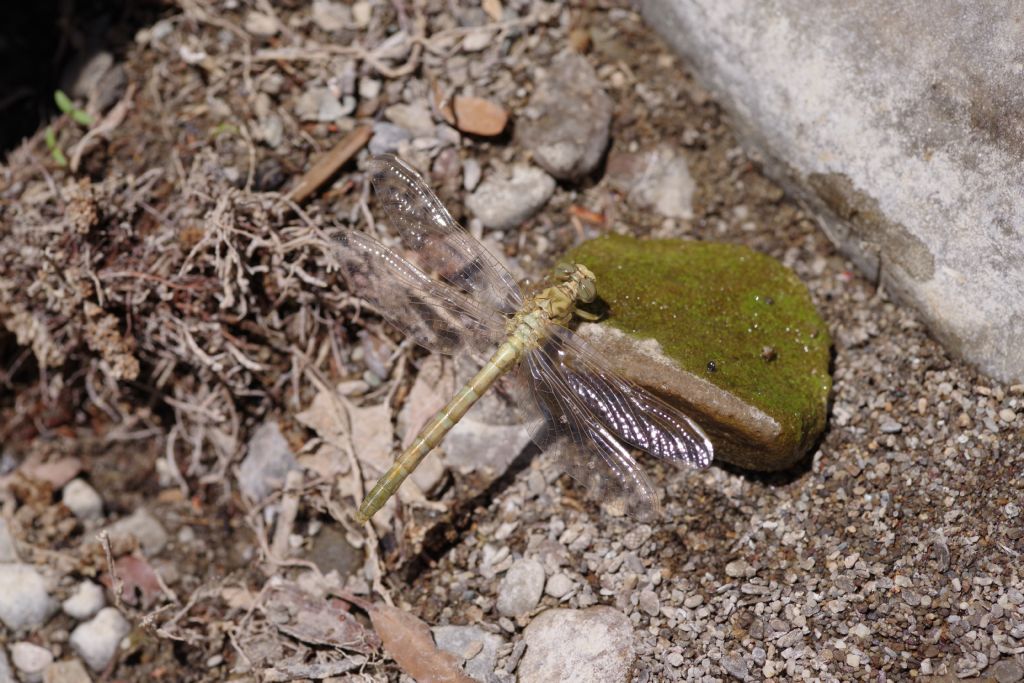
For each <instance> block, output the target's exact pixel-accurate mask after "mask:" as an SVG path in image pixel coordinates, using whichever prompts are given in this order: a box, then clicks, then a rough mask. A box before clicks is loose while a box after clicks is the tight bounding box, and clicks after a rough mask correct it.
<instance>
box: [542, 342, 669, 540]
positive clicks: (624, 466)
mask: <svg viewBox="0 0 1024 683" xmlns="http://www.w3.org/2000/svg"><path fill="white" fill-rule="evenodd" d="M525 365H526V373H525V374H526V376H527V378H528V382H529V384H530V387H531V389H532V394H533V398H534V400H535V402H536V406H537V408H538V409H539V411H540V414H541V416H542V417H543V424H542V425H540V426H539V428H538V426H535V427H534V431H533V434H532V435H533V439H534V441H536V442H537V445H538V446H540V447H541V448H542V449H543V450H545V451H547V452H549V453H551V454H552V455H553V456H554V457H555V458H556V459H557V461H558V464H559V465H560V466H561V467H562V468H563V469H564V470H565V472H566V473H567V474H568V475H569V476H571V477H572V478H573V479H575V480H576V481H577V482H579V484H580V485H582V486H583V487H584V488H586V489H587V493H588V495H589V496H590V497H591V498H592V499H594V500H595V501H600V502H602V503H605V504H607V505H610V506H614V507H619V508H620V509H622V510H623V511H624V512H625V513H627V514H629V515H630V516H631V517H635V518H637V519H641V520H648V519H653V518H655V517H657V516H658V514H659V513H660V505H659V504H658V497H657V495H656V494H655V492H654V488H653V487H652V486H651V482H650V480H649V479H648V478H647V475H646V474H645V473H644V471H643V469H642V468H641V467H640V465H639V464H637V462H636V460H635V459H634V458H633V456H632V455H631V454H630V452H629V451H628V450H627V449H626V447H625V446H624V445H623V444H622V442H621V441H619V440H618V439H617V438H615V436H614V435H613V434H612V433H611V432H610V431H609V430H608V428H607V427H606V426H605V425H603V424H602V423H601V421H600V419H598V417H597V416H596V415H595V414H594V413H593V412H592V411H591V410H590V409H589V408H587V406H586V405H585V404H583V403H582V402H581V401H580V400H579V398H578V396H577V395H576V394H575V393H574V392H573V391H572V390H571V389H570V388H569V386H568V385H567V384H566V383H565V378H564V375H563V374H562V373H561V371H560V370H559V368H558V364H557V361H555V360H553V359H552V356H551V354H550V353H548V352H545V351H544V350H542V349H537V350H534V351H531V352H530V353H529V354H528V355H527V357H526V361H525Z"/></svg>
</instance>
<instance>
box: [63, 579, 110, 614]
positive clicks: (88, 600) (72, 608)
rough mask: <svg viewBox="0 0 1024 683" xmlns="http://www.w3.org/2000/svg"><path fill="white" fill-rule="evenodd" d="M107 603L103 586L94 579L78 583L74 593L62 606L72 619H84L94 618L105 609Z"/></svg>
mask: <svg viewBox="0 0 1024 683" xmlns="http://www.w3.org/2000/svg"><path fill="white" fill-rule="evenodd" d="M105 604H106V599H105V598H104V595H103V586H100V585H99V584H95V583H93V582H92V581H83V582H82V583H80V584H78V588H77V589H76V590H75V592H74V594H73V595H72V596H71V597H70V598H68V599H67V600H65V601H64V602H63V603H62V604H61V607H63V608H64V613H65V614H67V615H68V616H69V617H71V618H72V619H76V620H78V621H83V620H85V619H90V618H92V617H93V616H94V615H95V614H96V613H97V612H99V611H100V610H101V609H103V606H104V605H105Z"/></svg>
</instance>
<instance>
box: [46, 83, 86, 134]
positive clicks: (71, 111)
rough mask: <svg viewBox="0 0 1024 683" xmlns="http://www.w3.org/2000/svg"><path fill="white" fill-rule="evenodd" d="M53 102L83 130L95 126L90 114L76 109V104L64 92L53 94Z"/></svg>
mask: <svg viewBox="0 0 1024 683" xmlns="http://www.w3.org/2000/svg"><path fill="white" fill-rule="evenodd" d="M53 101H54V102H56V103H57V109H60V110H61V111H62V112H64V113H65V114H67V115H68V116H70V117H71V120H72V121H74V122H75V123H77V124H78V125H80V126H82V127H83V128H88V127H89V126H91V125H92V124H93V118H92V116H90V115H89V114H88V112H86V111H84V110H82V109H79V108H78V107H76V106H75V103H74V102H72V101H71V98H70V97H68V96H67V93H65V92H64V91H63V90H57V91H56V92H54V93H53Z"/></svg>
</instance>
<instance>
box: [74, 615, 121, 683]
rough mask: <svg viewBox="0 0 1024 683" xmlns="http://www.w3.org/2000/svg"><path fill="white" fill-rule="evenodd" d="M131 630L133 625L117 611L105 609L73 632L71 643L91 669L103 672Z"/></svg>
mask: <svg viewBox="0 0 1024 683" xmlns="http://www.w3.org/2000/svg"><path fill="white" fill-rule="evenodd" d="M131 630H132V627H131V624H129V623H128V620H127V619H125V618H124V617H123V616H121V613H120V612H118V611H117V609H115V608H113V607H105V608H103V609H101V610H100V611H99V614H97V615H96V616H95V617H93V618H92V619H90V620H89V621H87V622H85V623H84V624H79V625H78V627H77V628H76V629H75V630H74V631H72V632H71V638H70V643H71V647H72V649H74V651H75V652H76V653H77V654H78V656H79V657H81V658H82V659H84V660H85V663H86V664H88V665H89V668H90V669H92V670H93V671H103V670H104V669H105V668H106V667H107V664H109V663H110V660H111V659H112V658H113V656H114V654H115V653H116V652H117V646H118V644H119V643H120V642H121V639H122V638H124V637H125V636H126V635H128V633H129V632H131Z"/></svg>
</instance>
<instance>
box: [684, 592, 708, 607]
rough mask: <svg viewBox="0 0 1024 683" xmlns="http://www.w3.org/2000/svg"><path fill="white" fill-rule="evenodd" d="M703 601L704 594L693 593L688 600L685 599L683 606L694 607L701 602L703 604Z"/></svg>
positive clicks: (698, 605)
mask: <svg viewBox="0 0 1024 683" xmlns="http://www.w3.org/2000/svg"><path fill="white" fill-rule="evenodd" d="M703 602H704V596H703V595H701V594H700V593H697V594H696V595H691V596H689V597H687V598H686V600H684V601H683V607H686V608H687V609H693V608H695V607H700V606H701V604H703Z"/></svg>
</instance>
